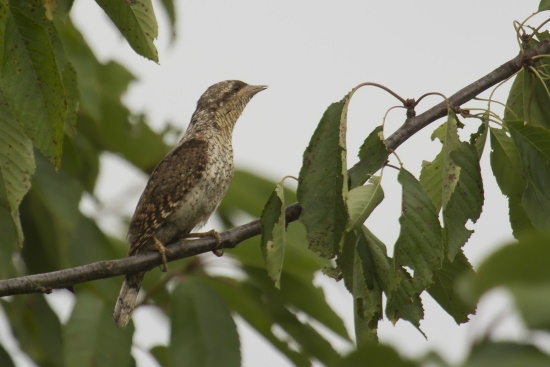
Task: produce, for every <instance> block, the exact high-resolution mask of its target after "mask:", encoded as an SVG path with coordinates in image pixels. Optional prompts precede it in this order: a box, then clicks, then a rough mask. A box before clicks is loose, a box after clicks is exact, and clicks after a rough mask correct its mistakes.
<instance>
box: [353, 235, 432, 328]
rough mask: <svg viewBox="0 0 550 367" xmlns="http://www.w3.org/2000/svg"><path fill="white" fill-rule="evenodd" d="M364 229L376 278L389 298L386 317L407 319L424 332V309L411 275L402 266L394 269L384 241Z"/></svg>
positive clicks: (393, 319) (395, 319)
mask: <svg viewBox="0 0 550 367" xmlns="http://www.w3.org/2000/svg"><path fill="white" fill-rule="evenodd" d="M362 230H363V234H364V236H365V239H366V241H367V243H368V245H369V250H370V252H371V254H372V261H373V263H374V269H375V277H376V280H377V282H378V284H379V285H380V287H381V288H382V290H383V291H384V293H385V294H386V297H387V299H388V300H387V304H386V317H387V318H388V319H389V320H390V321H391V322H393V323H396V322H397V321H398V320H399V319H404V320H407V321H409V322H410V323H411V324H412V325H414V326H415V327H416V328H417V329H418V330H419V331H420V332H422V331H421V330H420V320H422V318H423V317H424V309H423V307H422V300H421V299H420V295H419V293H418V292H416V291H415V289H414V287H413V283H412V279H411V277H410V276H409V274H408V273H407V272H406V271H405V270H404V269H403V268H401V267H398V268H397V269H393V266H392V265H393V260H392V259H391V258H389V257H388V255H387V250H386V246H385V245H384V243H382V241H380V240H379V239H378V238H377V237H376V236H375V235H374V234H373V233H372V232H370V231H369V230H368V229H367V228H366V227H365V226H363V229H362Z"/></svg>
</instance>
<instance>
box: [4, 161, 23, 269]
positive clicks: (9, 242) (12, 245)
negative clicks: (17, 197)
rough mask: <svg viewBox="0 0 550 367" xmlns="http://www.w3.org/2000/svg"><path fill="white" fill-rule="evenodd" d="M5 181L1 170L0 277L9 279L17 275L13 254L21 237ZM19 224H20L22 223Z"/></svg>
mask: <svg viewBox="0 0 550 367" xmlns="http://www.w3.org/2000/svg"><path fill="white" fill-rule="evenodd" d="M3 181H4V179H3V178H2V172H1V171H0V253H1V254H2V256H0V277H2V279H7V278H12V277H14V276H17V273H16V271H15V267H14V264H13V255H14V254H15V253H17V252H18V251H19V246H18V243H19V238H18V234H17V227H16V226H17V225H16V224H15V223H14V221H13V217H12V214H11V209H10V206H9V203H8V198H7V194H6V190H5V187H4V185H3ZM18 225H19V226H20V223H18Z"/></svg>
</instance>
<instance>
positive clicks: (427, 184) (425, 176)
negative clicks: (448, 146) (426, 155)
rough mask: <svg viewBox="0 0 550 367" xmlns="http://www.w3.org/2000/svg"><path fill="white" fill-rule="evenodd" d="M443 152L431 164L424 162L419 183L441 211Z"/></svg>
mask: <svg viewBox="0 0 550 367" xmlns="http://www.w3.org/2000/svg"><path fill="white" fill-rule="evenodd" d="M444 164H445V163H444V161H443V150H442V151H441V152H439V153H438V154H437V156H436V157H435V159H434V160H433V161H431V162H428V161H422V169H421V170H420V177H419V181H420V184H421V185H422V187H423V188H424V190H426V193H427V194H428V196H429V197H430V199H431V200H432V203H433V205H434V206H435V208H436V209H437V210H440V209H441V202H442V197H441V194H442V189H441V187H442V185H443V166H444Z"/></svg>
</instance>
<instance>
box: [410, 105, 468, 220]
mask: <svg viewBox="0 0 550 367" xmlns="http://www.w3.org/2000/svg"><path fill="white" fill-rule="evenodd" d="M457 122H458V120H457V118H456V115H455V113H454V112H452V111H449V114H448V116H447V121H446V122H445V123H444V124H442V125H441V126H439V127H438V128H437V129H436V130H435V131H434V132H433V134H432V140H433V139H435V138H437V139H439V141H441V144H442V147H441V151H440V152H439V153H438V154H437V156H436V157H435V159H434V160H433V161H432V162H427V161H423V162H422V171H421V172H420V183H421V184H422V187H424V189H425V190H426V192H427V194H428V195H429V197H430V198H431V200H432V203H433V205H434V206H435V208H436V209H437V210H438V211H439V210H440V209H441V208H442V207H445V205H447V202H448V201H449V199H450V198H451V195H452V193H453V192H454V190H455V187H456V185H457V183H458V179H459V177H460V167H458V166H457V165H456V164H455V162H454V161H453V160H452V158H451V153H452V152H453V151H455V150H456V149H457V147H458V146H459V144H460V140H459V139H458V132H457Z"/></svg>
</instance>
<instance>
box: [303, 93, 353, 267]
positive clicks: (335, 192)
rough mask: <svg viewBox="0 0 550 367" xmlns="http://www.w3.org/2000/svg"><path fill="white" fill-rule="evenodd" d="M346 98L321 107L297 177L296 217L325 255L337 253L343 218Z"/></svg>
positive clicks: (312, 243)
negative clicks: (322, 108)
mask: <svg viewBox="0 0 550 367" xmlns="http://www.w3.org/2000/svg"><path fill="white" fill-rule="evenodd" d="M347 100H348V97H346V98H344V99H343V100H342V101H340V102H337V103H333V104H332V105H330V107H329V108H328V109H327V110H326V111H325V113H324V115H323V117H322V118H321V121H320V122H319V125H318V126H317V129H316V130H315V132H314V134H313V136H312V138H311V141H310V142H309V145H308V147H307V148H306V151H305V152H304V159H303V164H302V168H301V170H300V176H299V178H298V192H297V194H298V201H299V202H300V205H301V206H302V213H301V215H300V220H301V222H302V223H303V224H304V225H305V227H306V230H307V239H308V242H309V247H310V249H311V250H312V251H314V252H316V253H318V254H319V255H321V256H323V257H325V258H332V257H334V256H335V255H336V253H338V245H339V243H340V239H341V237H342V234H343V232H344V229H345V227H346V222H347V209H346V205H345V201H344V198H345V195H346V192H347V172H346V142H345V138H346V108H347V107H346V106H347Z"/></svg>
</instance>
